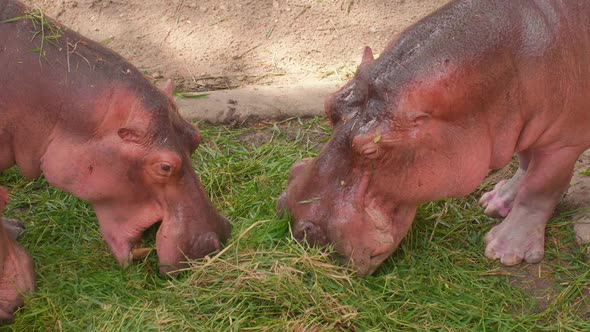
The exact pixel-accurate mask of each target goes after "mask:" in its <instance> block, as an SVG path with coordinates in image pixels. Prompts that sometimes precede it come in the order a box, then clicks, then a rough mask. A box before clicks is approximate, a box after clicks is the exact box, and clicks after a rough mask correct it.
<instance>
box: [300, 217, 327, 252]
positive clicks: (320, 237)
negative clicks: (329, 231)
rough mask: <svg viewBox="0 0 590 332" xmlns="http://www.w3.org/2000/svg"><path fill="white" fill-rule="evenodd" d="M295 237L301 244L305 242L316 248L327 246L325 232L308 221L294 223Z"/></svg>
mask: <svg viewBox="0 0 590 332" xmlns="http://www.w3.org/2000/svg"><path fill="white" fill-rule="evenodd" d="M293 237H294V238H295V239H296V240H297V241H299V242H302V241H305V242H307V243H309V244H310V245H314V246H315V245H317V246H323V245H326V244H327V239H326V234H325V232H324V230H323V229H322V228H321V227H320V226H318V225H316V224H314V223H313V222H311V221H308V220H299V221H297V222H294V223H293Z"/></svg>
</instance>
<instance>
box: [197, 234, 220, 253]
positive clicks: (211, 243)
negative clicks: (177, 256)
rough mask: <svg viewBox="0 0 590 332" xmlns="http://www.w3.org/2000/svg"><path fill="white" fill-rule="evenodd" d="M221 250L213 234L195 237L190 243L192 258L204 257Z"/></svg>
mask: <svg viewBox="0 0 590 332" xmlns="http://www.w3.org/2000/svg"><path fill="white" fill-rule="evenodd" d="M220 248H221V242H220V241H219V236H218V235H217V234H215V233H214V232H207V233H204V234H201V235H199V236H197V238H196V240H195V241H194V242H193V243H192V250H193V257H195V258H200V257H205V256H207V255H209V254H211V253H213V252H215V251H218V250H219V249H220Z"/></svg>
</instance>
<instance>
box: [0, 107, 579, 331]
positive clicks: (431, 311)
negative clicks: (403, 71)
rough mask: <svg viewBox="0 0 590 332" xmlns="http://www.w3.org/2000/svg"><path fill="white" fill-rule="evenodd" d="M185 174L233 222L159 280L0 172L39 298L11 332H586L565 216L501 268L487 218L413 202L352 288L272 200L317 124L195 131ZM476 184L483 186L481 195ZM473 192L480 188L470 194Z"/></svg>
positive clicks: (78, 212)
mask: <svg viewBox="0 0 590 332" xmlns="http://www.w3.org/2000/svg"><path fill="white" fill-rule="evenodd" d="M201 129H202V131H203V137H204V140H203V143H202V145H201V147H200V148H199V149H198V151H197V153H196V154H195V156H194V166H195V168H196V169H197V171H198V173H199V174H200V177H201V180H202V182H203V184H204V186H205V188H206V189H207V191H208V192H209V194H210V196H211V197H212V200H213V201H214V203H215V204H216V205H217V206H218V207H219V209H220V210H221V212H222V213H223V214H224V215H226V216H227V217H228V218H229V219H230V220H231V221H232V225H233V235H232V238H231V239H230V241H229V244H228V245H227V246H226V247H225V248H224V250H223V251H222V252H221V253H219V254H218V255H214V256H212V257H209V258H207V259H204V260H202V261H198V262H194V263H192V265H191V267H190V268H189V269H187V271H185V272H183V273H182V274H181V275H180V276H179V277H178V278H175V279H163V278H160V277H159V276H158V275H157V265H156V259H155V255H153V254H151V255H150V256H148V259H147V260H144V261H142V262H139V263H136V264H134V265H132V266H131V267H130V268H128V269H126V270H121V269H120V268H119V267H118V266H117V264H116V263H115V261H114V259H113V258H112V257H111V256H110V254H109V252H108V249H107V247H106V245H105V244H104V242H103V241H102V239H101V237H100V233H99V231H98V225H97V223H96V217H95V216H94V214H93V212H92V209H91V208H90V206H89V205H87V204H86V203H84V202H81V201H79V200H77V199H75V198H73V197H72V196H69V195H66V194H63V193H61V192H59V191H58V190H55V189H53V188H51V187H49V186H48V185H47V184H46V182H45V181H44V180H43V179H39V180H35V181H32V182H29V181H26V180H24V179H23V178H22V177H20V175H18V172H17V171H16V170H14V169H13V170H9V171H7V172H4V173H2V175H0V183H2V184H3V185H5V186H7V187H8V188H9V189H10V191H11V203H10V204H9V206H8V209H7V212H6V215H7V216H9V217H15V218H19V219H21V220H23V221H24V222H25V224H26V227H27V232H26V234H25V235H24V236H23V238H22V239H21V240H20V241H21V243H22V244H23V246H25V247H26V249H27V250H28V251H29V253H30V254H31V255H32V256H33V257H34V260H35V267H36V275H37V290H36V291H35V294H34V296H32V297H30V298H28V299H27V300H26V305H25V308H24V309H23V310H21V311H20V312H19V314H18V315H17V319H16V321H15V323H14V324H13V325H12V326H9V327H7V329H9V330H14V331H53V330H56V331H57V330H59V331H61V330H64V331H79V330H89V331H144V330H145V331H151V330H164V331H190V330H202V331H226V330H232V331H250V330H256V331H259V330H262V331H334V330H341V331H407V330H416V331H427V330H447V331H464V330H472V331H485V330H487V331H505V330H506V331H507V330H510V331H513V330H518V331H520V330H522V331H544V330H549V331H554V330H560V329H562V330H568V331H584V330H588V328H589V327H590V323H588V321H587V318H588V316H587V315H588V310H587V308H588V304H587V303H585V302H584V299H585V296H586V294H587V292H588V282H589V279H588V273H589V272H588V271H589V269H588V265H587V264H586V263H585V259H584V257H583V255H582V249H580V248H578V247H577V245H576V244H575V241H574V238H573V234H572V232H571V227H570V226H571V225H569V223H568V219H567V218H568V216H567V213H562V214H561V215H559V216H557V217H556V218H554V220H553V221H552V222H551V224H550V226H549V228H550V229H549V231H548V236H547V246H546V247H547V259H546V260H545V261H544V262H543V263H542V264H539V265H534V266H530V265H523V266H518V267H516V268H502V267H500V265H499V264H498V263H496V262H490V261H488V260H487V259H485V257H484V256H483V243H482V238H483V235H484V234H485V232H486V231H487V230H489V228H490V227H491V223H492V221H491V220H490V219H488V218H486V217H484V216H483V215H482V213H481V210H480V209H479V208H478V207H477V204H476V202H477V200H476V197H478V196H479V194H478V193H476V194H475V195H473V196H469V197H467V198H465V199H449V200H443V201H439V202H434V203H429V204H424V205H423V206H421V207H420V209H419V210H418V214H417V218H416V221H415V223H414V226H413V228H412V230H411V232H410V234H409V235H408V237H407V238H406V239H405V240H404V241H403V242H402V245H401V246H400V248H399V249H398V250H397V251H396V252H395V254H394V255H393V256H392V257H391V258H389V259H388V260H387V261H386V262H385V263H384V264H383V266H382V267H381V268H380V269H379V270H378V271H377V272H376V273H375V274H374V275H373V276H370V277H368V278H365V279H358V278H356V277H355V276H354V273H353V271H351V270H350V269H348V268H346V267H341V266H338V265H336V264H334V262H333V261H332V260H331V259H330V258H329V252H328V253H327V252H323V251H321V250H318V249H313V248H307V247H305V246H303V245H300V244H298V243H296V242H295V241H293V240H292V239H291V237H290V232H289V225H288V220H287V219H286V218H279V217H277V216H276V215H275V212H274V204H275V198H276V197H277V196H278V195H279V194H280V192H281V191H282V189H283V188H284V187H285V185H286V182H287V177H288V172H289V168H290V167H291V165H292V164H293V162H295V161H296V160H298V159H300V158H303V157H308V156H313V155H315V154H317V152H318V150H319V147H320V145H321V144H322V142H325V141H326V139H327V137H328V135H329V129H328V128H327V126H326V124H325V123H324V121H323V120H322V119H313V120H298V119H292V120H290V121H286V122H282V123H263V124H259V125H257V126H253V127H249V128H242V129H228V128H225V127H211V126H201ZM483 187H488V188H489V187H490V185H489V184H484V186H483ZM482 190H483V189H482Z"/></svg>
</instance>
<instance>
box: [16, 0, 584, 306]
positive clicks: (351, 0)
mask: <svg viewBox="0 0 590 332" xmlns="http://www.w3.org/2000/svg"><path fill="white" fill-rule="evenodd" d="M25 2H26V3H28V4H29V5H33V6H37V7H39V8H40V9H41V10H42V11H43V12H45V13H46V14H47V15H49V16H52V17H54V18H57V19H58V20H59V21H61V22H62V23H64V24H66V25H67V26H69V27H70V28H72V29H74V30H76V31H78V32H80V33H82V34H84V35H86V36H88V37H90V38H92V39H95V40H98V41H101V42H102V43H103V44H105V45H107V46H108V47H110V48H111V49H113V50H115V51H117V52H119V53H120V54H121V55H123V56H124V57H126V58H127V59H128V60H130V61H131V62H132V63H133V64H135V65H136V66H137V67H138V68H140V69H141V70H143V71H144V72H145V73H146V74H147V75H149V76H151V77H152V78H154V79H155V80H162V79H164V78H169V77H170V78H173V79H174V81H175V82H176V83H177V85H178V86H179V87H180V88H181V89H183V90H186V91H189V90H190V91H207V90H221V89H232V90H226V91H216V92H211V94H210V96H209V98H205V99H184V100H180V101H179V104H180V106H181V110H182V111H183V114H184V115H185V116H187V117H191V118H195V117H196V118H202V119H207V120H209V121H211V122H225V123H228V122H230V123H234V124H235V123H238V124H239V123H242V122H243V121H245V120H246V119H248V117H250V116H254V117H255V118H257V119H258V118H266V117H268V118H273V117H274V118H277V117H278V118H280V117H286V116H290V115H297V114H305V115H314V114H321V113H322V111H323V99H324V98H325V96H326V95H327V94H328V93H330V92H333V91H335V90H336V89H337V88H338V86H340V85H342V84H343V82H344V81H345V80H346V78H347V77H349V76H350V75H351V74H352V73H353V72H354V70H355V68H356V66H357V64H358V62H359V61H360V56H361V52H362V50H363V48H364V47H365V46H371V47H372V48H373V50H374V51H375V53H379V52H380V51H381V50H382V49H383V48H384V47H385V45H386V44H387V42H388V40H389V39H390V38H391V37H392V35H394V34H395V33H397V32H400V31H401V30H402V29H403V28H405V27H407V26H409V25H410V24H412V23H413V22H415V21H416V20H418V19H420V18H421V17H424V16H426V15H427V14H428V13H430V12H431V11H433V10H434V9H436V8H438V7H440V6H442V5H444V4H445V3H446V2H447V0H389V1H383V0H362V1H361V0H235V1H223V0H199V1H195V0H173V1H163V0H129V1H125V0H26V1H25ZM589 164H590V157H584V158H582V159H581V161H580V163H579V164H578V165H577V168H578V170H577V171H576V173H575V174H576V175H575V177H574V179H573V180H572V183H573V184H574V185H573V186H572V187H571V188H570V191H569V193H568V195H566V199H565V200H564V202H563V203H562V204H561V208H564V207H567V208H578V209H584V208H587V207H588V204H587V203H588V197H589V195H588V194H590V189H589V188H590V177H584V176H580V175H579V172H580V171H582V170H585V169H586V168H588V165H589ZM575 219H576V220H579V221H582V222H586V223H588V222H590V221H589V220H590V219H589V217H588V213H587V210H584V211H582V212H581V213H578V214H577V215H576V216H575ZM576 228H578V229H580V230H581V233H580V234H579V235H578V237H579V238H580V239H583V240H585V241H589V240H590V226H577V227H576ZM544 264H545V263H542V264H539V265H533V266H530V265H523V266H519V267H516V268H506V269H505V270H507V271H509V272H511V273H512V272H515V271H517V272H519V273H520V274H522V275H521V276H517V277H513V278H511V279H512V282H513V284H514V285H515V286H518V287H521V288H523V289H525V290H526V291H527V292H529V293H531V294H532V295H533V296H535V297H537V299H538V300H539V303H538V305H539V306H540V307H544V306H546V303H547V298H551V297H552V296H553V295H552V292H551V290H550V289H551V286H552V284H553V283H554V280H553V279H552V278H551V276H550V273H549V272H550V271H551V270H550V268H546V267H544ZM541 271H545V272H544V273H541ZM543 298H545V300H542V299H543Z"/></svg>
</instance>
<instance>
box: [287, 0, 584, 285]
mask: <svg viewBox="0 0 590 332" xmlns="http://www.w3.org/2000/svg"><path fill="white" fill-rule="evenodd" d="M589 53H590V1H555V0H519V1H500V0H457V1H452V2H450V3H449V4H447V5H446V6H444V7H442V8H441V9H439V10H438V11H436V12H434V13H433V14H431V15H430V16H428V17H426V18H424V19H423V20H421V21H419V22H417V23H416V24H414V25H413V26H411V27H409V28H408V29H407V30H405V31H404V32H402V33H401V34H399V35H398V36H397V37H396V38H394V40H393V41H392V42H391V43H390V44H389V45H388V46H387V47H386V48H385V50H384V51H383V52H382V53H381V55H380V57H379V58H377V59H373V55H372V52H371V50H370V49H369V48H367V49H366V50H365V52H364V55H363V60H362V64H361V65H360V67H359V68H358V71H357V73H356V75H355V76H354V78H353V79H351V80H350V82H348V83H347V84H346V85H345V86H344V87H343V88H342V89H340V91H338V92H336V93H335V94H334V95H332V96H331V97H329V98H328V99H327V101H326V114H327V116H328V117H329V118H330V120H331V121H332V123H333V125H334V131H333V134H332V137H331V139H330V141H329V142H328V143H327V144H326V146H325V147H324V148H323V149H322V151H321V152H320V154H319V155H318V156H317V157H316V158H313V159H304V160H301V161H299V162H297V163H296V164H295V165H294V166H293V168H292V170H291V176H290V179H289V184H288V187H287V189H286V191H285V192H284V193H283V194H282V196H281V197H280V199H279V202H278V208H279V210H282V209H286V210H288V212H290V214H291V216H292V227H293V231H294V235H295V237H296V238H297V239H300V240H301V239H306V240H307V241H308V242H311V243H314V244H319V245H325V244H333V245H334V248H335V250H336V251H337V253H338V254H339V255H341V256H342V257H343V258H344V259H345V260H348V261H350V262H351V263H352V264H353V265H354V266H355V267H356V268H357V270H358V273H359V274H360V275H367V274H370V273H372V272H373V271H375V269H376V268H377V267H378V266H379V265H380V264H381V263H382V262H383V261H384V260H385V259H386V258H387V257H389V256H390V255H391V253H392V252H393V251H394V250H395V249H396V248H397V247H398V245H399V244H400V241H401V240H402V239H403V238H404V236H405V235H406V234H407V232H408V230H409V228H410V226H411V224H412V221H413V218H414V215H415V211H416V207H417V206H418V205H419V204H420V203H422V202H428V201H433V200H438V199H441V198H445V197H461V196H464V195H467V194H469V193H471V192H473V191H474V190H475V189H476V188H477V186H478V185H479V184H480V183H481V182H482V180H483V179H484V178H485V176H486V175H487V174H488V171H489V170H490V169H498V168H501V167H503V166H505V165H507V164H508V163H509V162H510V160H511V158H512V155H513V154H514V153H516V154H518V157H519V160H520V168H519V170H518V171H517V172H516V174H515V175H514V177H512V179H510V180H508V181H505V182H501V183H499V184H498V185H497V186H496V188H495V189H494V190H493V191H492V192H490V193H487V194H485V195H484V196H483V197H482V200H481V204H482V205H483V206H484V207H485V213H486V214H488V215H491V216H497V217H504V221H503V222H502V223H501V224H499V225H497V226H495V227H494V228H493V229H492V230H491V231H490V232H489V233H488V234H487V236H486V238H485V242H486V244H487V246H486V249H485V254H486V256H487V257H489V258H490V259H498V260H500V261H501V262H502V263H503V264H505V265H514V264H518V263H520V262H522V261H526V262H530V263H535V262H539V261H540V260H541V259H542V258H543V255H544V230H545V226H546V224H547V221H548V219H549V218H550V216H551V214H552V213H553V210H554V208H555V206H556V204H557V202H558V201H559V199H560V198H561V196H562V194H563V193H564V191H565V190H566V189H567V187H568V184H569V180H570V177H571V176H572V171H573V166H574V163H575V161H576V159H577V157H578V156H579V155H580V154H581V153H582V152H583V151H584V150H586V149H587V148H588V147H589V146H590V130H588V129H589V128H590V110H589V107H590V93H589V91H590V56H589Z"/></svg>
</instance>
